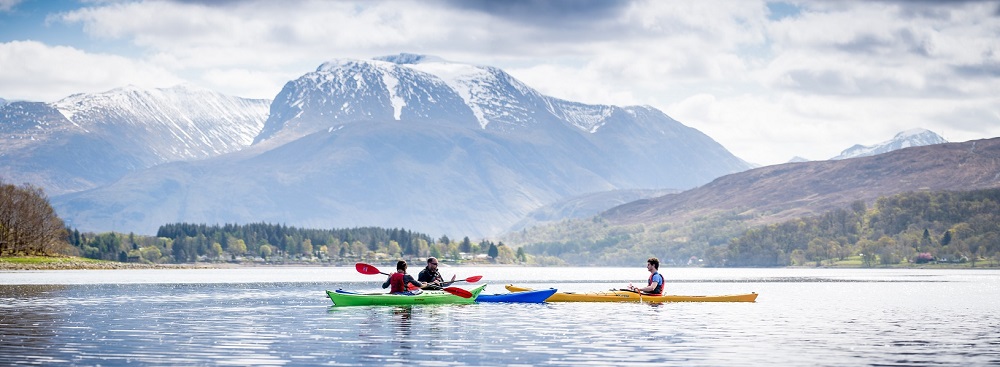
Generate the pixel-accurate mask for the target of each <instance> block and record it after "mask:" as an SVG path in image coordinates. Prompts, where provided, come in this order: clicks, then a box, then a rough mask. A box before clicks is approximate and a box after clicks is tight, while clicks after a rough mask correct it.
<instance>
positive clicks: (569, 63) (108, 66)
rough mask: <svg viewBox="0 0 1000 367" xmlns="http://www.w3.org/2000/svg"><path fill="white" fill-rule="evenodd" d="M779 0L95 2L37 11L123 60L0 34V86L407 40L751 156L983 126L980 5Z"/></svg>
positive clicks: (991, 28)
mask: <svg viewBox="0 0 1000 367" xmlns="http://www.w3.org/2000/svg"><path fill="white" fill-rule="evenodd" d="M789 3H792V4H794V5H795V6H796V7H797V9H796V10H795V11H791V12H788V13H787V14H784V13H783V14H782V15H783V17H781V18H780V20H772V19H770V18H769V16H771V14H769V13H768V12H769V10H768V6H767V4H766V3H765V2H764V1H697V2H676V1H658V0H640V1H634V2H631V3H625V2H601V1H593V2H591V1H570V2H561V1H548V2H509V3H507V2H466V1H452V2H449V1H435V2H426V1H411V0H393V1H319V0H300V1H294V2H277V1H265V0H259V1H235V2H233V1H223V2H204V3H199V2H191V1H126V2H119V1H110V2H104V1H99V2H93V3H85V6H84V7H82V8H80V9H77V10H71V11H68V12H65V13H62V14H59V15H53V16H51V17H50V22H53V21H56V22H61V24H62V25H63V26H66V27H70V28H71V29H72V27H76V26H78V27H80V28H81V29H82V30H83V31H84V32H85V33H86V34H87V35H88V36H89V37H90V40H91V41H92V42H94V43H101V42H102V41H114V42H115V43H116V44H126V45H132V46H134V49H133V50H128V51H129V52H132V53H133V54H135V55H139V56H136V57H135V58H127V57H125V56H118V55H112V54H108V53H98V52H93V51H87V48H86V45H77V46H75V47H76V48H73V47H59V46H49V45H45V44H41V43H38V42H8V43H5V44H0V97H6V98H8V99H10V98H11V97H15V98H34V99H43V100H46V99H53V98H61V97H63V96H65V95H66V94H69V93H76V92H88V91H100V90H106V89H110V88H113V87H117V86H121V85H125V84H137V85H139V84H158V83H161V82H171V81H175V80H177V79H180V78H184V79H186V80H187V81H188V82H191V83H193V84H197V85H202V86H205V87H208V88H211V89H214V90H218V91H220V92H223V93H227V94H232V95H239V96H244V97H255V98H273V97H274V95H276V94H277V92H278V91H279V90H280V89H281V87H282V86H283V85H284V83H285V82H287V81H288V80H291V79H294V78H296V77H298V76H300V75H302V74H304V73H306V72H308V71H311V70H313V69H314V68H315V67H316V66H317V65H319V64H321V63H322V62H324V61H327V60H329V59H333V58H370V57H373V56H379V55H387V54H395V53H400V52H413V53H425V54H431V55H436V56H441V57H443V58H445V59H450V60H455V61H462V62H470V63H475V64H482V65H492V66H497V67H500V68H503V69H504V70H506V71H508V72H510V73H511V74H512V75H514V76H515V77H517V78H518V79H520V80H522V81H524V82H525V83H527V84H528V85H530V86H532V87H535V88H536V89H538V90H539V91H541V92H543V93H546V94H549V95H552V96H555V97H559V98H565V99H569V100H574V101H581V102H586V103H594V104H616V105H635V104H639V105H644V104H648V105H652V106H654V107H658V108H661V109H662V110H664V112H666V113H668V114H669V115H671V116H672V117H674V118H676V119H678V120H679V121H681V122H682V123H685V124H687V125H689V126H692V127H695V128H697V129H699V130H702V131H703V132H705V133H707V134H708V135H709V136H711V137H712V138H714V139H716V140H717V141H719V142H720V143H722V144H723V145H724V146H726V147H727V148H729V149H731V150H732V151H733V152H734V153H735V154H737V155H738V156H740V157H741V158H744V159H747V160H749V161H753V162H757V163H763V164H770V163H780V162H784V161H787V160H788V159H789V158H791V157H792V156H795V155H798V156H804V157H807V158H811V159H824V158H829V157H832V156H834V155H836V154H838V153H839V152H840V151H841V150H843V149H845V148H847V147H849V146H850V145H852V144H855V143H861V144H871V143H877V142H880V141H884V140H886V139H888V138H891V137H892V136H893V135H894V134H895V133H896V132H898V131H902V130H907V129H910V128H915V127H924V128H927V129H931V130H933V131H935V132H938V133H939V134H942V135H944V136H945V137H946V138H947V139H950V140H957V141H961V140H968V139H974V138H980V137H988V136H1000V119H998V116H1000V111H998V109H1000V108H998V107H996V106H1000V101H998V99H1000V96H998V95H1000V93H998V92H997V91H998V90H1000V42H997V37H996V35H997V34H1000V17H997V14H998V6H1000V5H998V3H997V2H976V1H973V2H952V3H944V4H941V3H935V2H913V1H867V2H865V1H851V2H830V1H791V2H789ZM5 4H12V5H10V6H11V7H13V6H14V5H13V4H17V6H18V7H22V6H25V4H27V3H20V4H18V3H17V2H16V1H15V2H11V1H10V0H0V9H2V7H3V6H4V5H5ZM66 27H63V28H66Z"/></svg>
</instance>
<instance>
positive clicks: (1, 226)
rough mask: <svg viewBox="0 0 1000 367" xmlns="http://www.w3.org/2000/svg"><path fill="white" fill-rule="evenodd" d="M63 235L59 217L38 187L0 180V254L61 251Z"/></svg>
mask: <svg viewBox="0 0 1000 367" xmlns="http://www.w3.org/2000/svg"><path fill="white" fill-rule="evenodd" d="M63 237H65V229H64V228H63V221H62V219H59V216H58V215H56V212H55V210H54V209H52V206H51V205H49V201H48V199H47V198H46V197H45V193H44V192H43V190H42V189H41V188H39V187H35V186H32V185H30V184H24V185H22V186H14V185H10V184H6V183H4V182H3V181H2V180H0V256H12V255H42V254H47V253H53V252H58V251H62V250H64V245H65V242H63V241H62V239H63Z"/></svg>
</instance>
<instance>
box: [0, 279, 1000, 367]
mask: <svg viewBox="0 0 1000 367" xmlns="http://www.w3.org/2000/svg"><path fill="white" fill-rule="evenodd" d="M639 265H643V264H639ZM386 268H387V269H388V266H386ZM661 270H662V273H664V275H665V276H666V278H667V281H668V284H667V285H668V289H667V293H671V294H697V295H710V294H729V293H747V292H752V291H753V292H757V293H759V294H760V296H759V297H758V298H757V302H756V303H671V304H660V305H651V304H630V303H550V304H496V303H490V304H474V305H440V306H413V307H333V306H332V303H331V302H330V300H329V299H327V298H326V297H325V293H324V290H327V289H331V290H333V289H337V288H343V289H350V290H359V291H376V290H378V291H382V290H381V288H380V285H381V282H382V280H383V277H382V276H370V275H362V274H359V273H357V272H356V271H355V269H354V268H353V267H345V268H238V269H191V270H106V271H105V270H84V271H18V272H0V365H4V366H11V365H13V366H16V365H46V366H59V365H70V366H93V365H101V366H119V365H144V366H145V365H168V366H202V365H239V366H254V365H276V366H310V365H338V366H350V365H365V366H372V365H376V366H382V365H417V366H421V365H424V366H455V365H566V366H569V365H573V366H577V365H595V366H598V365H630V366H631V365H656V366H664V365H668V366H737V365H738V366H745V365H758V366H759V365H791V366H863V365H878V366H886V365H890V366H934V365H946V366H988V365H992V366H997V365H1000V271H997V270H884V269H882V270H869V269H865V270H858V269H850V270H848V269H687V268H664V269H661ZM383 271H385V270H383ZM442 271H443V273H444V274H446V275H450V274H457V275H458V277H459V278H464V277H468V276H472V275H483V276H485V277H484V279H483V281H482V282H480V284H482V283H483V282H486V283H488V284H489V286H488V287H487V288H486V293H506V290H505V289H504V288H503V285H504V284H507V283H514V284H519V285H527V286H531V287H535V288H548V287H555V288H559V289H560V290H564V291H576V292H586V291H596V290H606V289H609V288H620V287H623V286H625V285H627V284H628V283H629V282H632V283H636V284H638V283H644V282H645V279H646V277H647V276H648V273H647V272H646V271H645V268H644V267H642V266H637V267H635V268H519V267H446V268H443V269H442Z"/></svg>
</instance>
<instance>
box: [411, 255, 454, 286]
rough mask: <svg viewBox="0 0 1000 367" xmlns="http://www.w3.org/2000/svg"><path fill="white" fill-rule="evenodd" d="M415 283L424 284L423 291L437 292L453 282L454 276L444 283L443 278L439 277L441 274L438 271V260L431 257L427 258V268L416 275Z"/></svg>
mask: <svg viewBox="0 0 1000 367" xmlns="http://www.w3.org/2000/svg"><path fill="white" fill-rule="evenodd" d="M417 281H419V282H421V283H424V287H423V288H424V289H427V290H438V289H442V288H444V287H447V286H449V285H451V283H454V282H455V276H454V275H452V276H451V281H450V282H447V283H446V282H445V281H444V278H443V277H441V272H439V271H438V260H437V258H435V257H433V256H431V257H428V258H427V267H425V268H424V270H421V271H420V274H417Z"/></svg>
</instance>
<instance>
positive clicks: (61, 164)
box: [0, 86, 269, 195]
mask: <svg viewBox="0 0 1000 367" xmlns="http://www.w3.org/2000/svg"><path fill="white" fill-rule="evenodd" d="M267 104H269V101H268V100H253V99H245V98H239V97H230V96H225V95H222V94H219V93H215V92H212V91H208V90H205V89H199V88H195V87H192V86H176V87H172V88H164V89H142V88H137V87H123V88H117V89H113V90H110V91H106V92H102V93H92V94H74V95H72V96H69V97H66V98H64V99H62V100H59V101H57V102H54V103H42V102H12V103H9V104H6V105H3V106H0V156H2V157H4V158H6V159H4V160H0V175H2V176H3V177H5V179H6V180H9V181H11V182H30V183H33V184H35V185H38V186H40V187H42V188H43V189H45V191H46V192H47V193H49V194H50V195H59V194H65V193H70V192H77V191H83V190H87V189H92V188H96V187H99V186H101V185H105V184H108V183H111V182H114V181H115V180H117V179H119V178H121V177H122V175H124V174H126V173H128V172H135V171H138V170H141V169H144V168H148V167H152V166H155V165H157V164H162V163H167V162H173V161H184V160H195V159H203V158H207V157H211V156H216V155H220V154H225V153H229V152H234V151H238V150H240V149H242V148H243V147H245V146H247V145H249V144H250V142H251V140H252V136H253V135H255V134H256V133H257V131H259V129H260V127H261V126H262V125H263V122H264V119H263V116H264V115H265V111H266V110H265V108H266V106H267Z"/></svg>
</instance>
